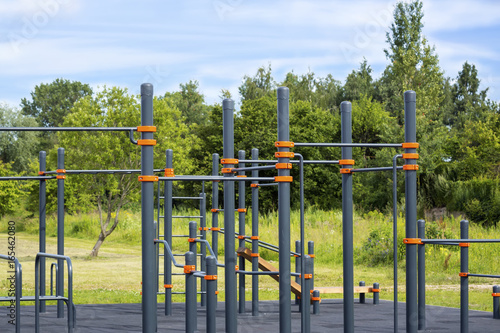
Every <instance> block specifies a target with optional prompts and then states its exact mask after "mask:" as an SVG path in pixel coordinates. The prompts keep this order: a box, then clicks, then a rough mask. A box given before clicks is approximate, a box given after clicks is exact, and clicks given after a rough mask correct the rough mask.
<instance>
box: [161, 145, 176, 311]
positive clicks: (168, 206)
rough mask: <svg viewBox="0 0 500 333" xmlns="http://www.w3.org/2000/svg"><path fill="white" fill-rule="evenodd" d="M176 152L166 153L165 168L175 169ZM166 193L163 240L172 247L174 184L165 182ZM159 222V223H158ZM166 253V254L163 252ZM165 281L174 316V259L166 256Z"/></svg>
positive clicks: (167, 300) (167, 307) (170, 307)
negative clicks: (172, 286)
mask: <svg viewBox="0 0 500 333" xmlns="http://www.w3.org/2000/svg"><path fill="white" fill-rule="evenodd" d="M173 161H174V152H173V150H172V149H167V151H166V152H165V167H166V168H169V169H171V168H173V167H174V166H173ZM163 186H164V189H165V190H164V192H163V196H164V199H163V202H164V205H163V215H164V218H163V232H164V233H165V236H164V237H163V239H164V240H165V241H167V243H168V245H169V246H172V207H173V206H172V186H173V184H172V182H164V185H163ZM158 222H159V221H158ZM163 253H165V252H163ZM163 263H164V270H163V272H164V273H165V275H164V277H163V278H164V279H163V280H164V281H165V285H167V286H168V288H165V315H166V316H171V315H172V288H170V286H171V285H172V259H170V256H164V261H163Z"/></svg>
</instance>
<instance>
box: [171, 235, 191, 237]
mask: <svg viewBox="0 0 500 333" xmlns="http://www.w3.org/2000/svg"><path fill="white" fill-rule="evenodd" d="M172 237H189V235H172Z"/></svg>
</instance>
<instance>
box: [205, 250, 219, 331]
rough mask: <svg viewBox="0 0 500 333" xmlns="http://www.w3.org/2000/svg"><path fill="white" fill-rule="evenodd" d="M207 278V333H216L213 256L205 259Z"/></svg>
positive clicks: (215, 276)
mask: <svg viewBox="0 0 500 333" xmlns="http://www.w3.org/2000/svg"><path fill="white" fill-rule="evenodd" d="M206 276H208V277H209V278H208V279H207V280H206V281H207V307H206V308H207V318H206V319H207V333H215V332H216V321H215V319H216V315H215V309H216V308H217V296H216V295H215V293H216V292H217V264H216V259H215V257H214V256H208V257H207V273H206Z"/></svg>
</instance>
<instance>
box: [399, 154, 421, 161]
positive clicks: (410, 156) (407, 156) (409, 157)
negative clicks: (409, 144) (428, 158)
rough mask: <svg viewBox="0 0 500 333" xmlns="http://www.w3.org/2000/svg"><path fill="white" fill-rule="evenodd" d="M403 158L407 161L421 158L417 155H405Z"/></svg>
mask: <svg viewBox="0 0 500 333" xmlns="http://www.w3.org/2000/svg"><path fill="white" fill-rule="evenodd" d="M403 158H404V159H406V160H418V158H419V156H418V154H417V153H408V154H403Z"/></svg>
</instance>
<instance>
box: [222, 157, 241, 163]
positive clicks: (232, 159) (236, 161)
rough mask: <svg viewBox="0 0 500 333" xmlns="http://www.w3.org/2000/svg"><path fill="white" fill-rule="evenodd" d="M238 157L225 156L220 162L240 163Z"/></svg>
mask: <svg viewBox="0 0 500 333" xmlns="http://www.w3.org/2000/svg"><path fill="white" fill-rule="evenodd" d="M238 163H239V161H238V159H237V158H223V159H221V160H220V164H238Z"/></svg>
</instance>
